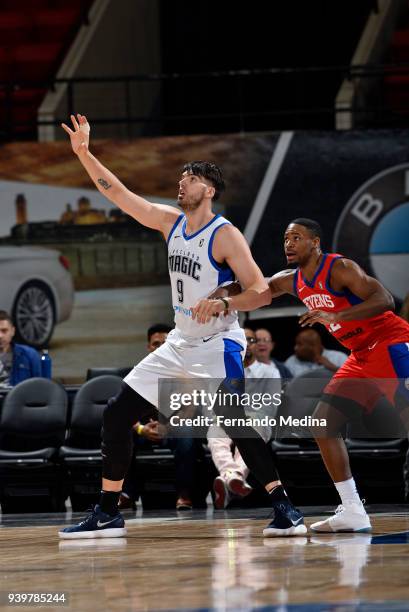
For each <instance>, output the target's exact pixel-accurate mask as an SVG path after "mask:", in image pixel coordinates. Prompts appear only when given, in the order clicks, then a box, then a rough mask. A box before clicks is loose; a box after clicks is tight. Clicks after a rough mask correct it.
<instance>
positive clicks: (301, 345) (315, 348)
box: [285, 329, 348, 376]
mask: <svg viewBox="0 0 409 612" xmlns="http://www.w3.org/2000/svg"><path fill="white" fill-rule="evenodd" d="M347 358H348V355H346V354H345V353H343V352H342V351H330V350H328V349H326V348H324V347H323V344H322V340H321V336H320V335H319V333H318V332H317V330H316V329H303V330H302V331H300V332H299V333H298V334H297V336H296V338H295V346H294V355H291V357H289V358H288V359H287V360H286V362H285V365H286V366H287V368H288V369H289V370H290V372H291V374H292V375H293V376H299V375H300V374H305V373H306V372H311V371H312V370H316V369H317V368H326V369H327V370H330V371H331V372H336V371H337V370H338V369H339V368H340V367H341V366H342V365H343V363H344V362H345V361H346V359H347Z"/></svg>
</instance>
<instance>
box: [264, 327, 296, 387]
mask: <svg viewBox="0 0 409 612" xmlns="http://www.w3.org/2000/svg"><path fill="white" fill-rule="evenodd" d="M255 333H256V342H257V344H256V353H255V355H256V359H257V361H260V362H261V363H266V364H273V365H274V366H275V367H276V368H277V369H278V371H279V372H280V376H281V378H283V379H286V378H292V377H293V375H292V374H291V372H290V370H289V369H288V368H287V367H286V366H285V365H284V363H283V362H282V361H278V359H274V358H273V357H272V356H271V354H272V352H273V351H274V348H275V342H274V340H273V337H272V335H271V333H270V332H269V331H268V329H264V327H260V328H259V329H256V332H255Z"/></svg>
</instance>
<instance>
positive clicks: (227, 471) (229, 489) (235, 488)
mask: <svg viewBox="0 0 409 612" xmlns="http://www.w3.org/2000/svg"><path fill="white" fill-rule="evenodd" d="M244 332H245V334H246V340H247V348H246V355H245V357H244V363H243V365H244V375H245V377H246V379H253V378H264V379H271V378H275V379H279V378H280V372H279V371H278V368H276V367H275V365H274V364H272V363H269V364H266V363H261V362H260V361H257V360H256V346H257V344H256V335H255V332H254V331H253V330H252V329H249V328H247V327H245V328H244ZM265 382H266V383H267V386H268V381H265ZM248 383H250V384H248ZM248 383H246V392H247V393H250V394H251V393H252V392H253V393H254V392H257V393H260V392H264V391H270V393H271V389H270V388H269V389H264V385H262V384H261V383H257V385H256V384H255V383H253V382H252V381H248ZM273 410H275V409H272V410H271V411H270V412H269V416H275V414H274V413H273ZM260 416H261V415H260ZM258 433H259V434H260V435H261V436H262V438H263V439H264V441H265V442H267V441H268V440H269V439H270V437H271V428H270V427H265V428H262V429H261V428H258ZM207 441H208V444H209V449H210V452H211V455H212V459H213V462H214V464H215V466H216V468H217V470H218V472H219V476H217V478H215V480H214V483H213V489H214V494H215V498H214V505H215V508H218V509H221V508H225V507H226V506H227V505H228V503H229V502H230V500H231V498H232V496H236V497H245V496H246V495H248V494H249V493H251V491H252V488H251V486H250V485H249V484H248V483H247V482H246V479H247V477H248V475H249V469H248V467H247V465H246V464H245V463H244V460H243V458H242V456H241V455H240V453H239V450H238V449H237V448H235V447H234V445H233V441H232V440H231V439H230V438H229V437H228V436H227V435H226V434H225V432H224V431H223V430H222V429H221V427H217V426H216V425H212V426H211V427H210V428H209V431H208V433H207Z"/></svg>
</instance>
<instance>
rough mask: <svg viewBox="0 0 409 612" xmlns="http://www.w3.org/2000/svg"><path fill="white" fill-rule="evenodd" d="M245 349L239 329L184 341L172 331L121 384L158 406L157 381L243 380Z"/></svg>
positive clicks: (244, 342)
mask: <svg viewBox="0 0 409 612" xmlns="http://www.w3.org/2000/svg"><path fill="white" fill-rule="evenodd" d="M245 347H246V338H245V334H244V331H243V330H242V329H241V328H239V327H238V328H235V329H229V330H226V331H223V332H219V333H217V334H214V335H213V336H207V337H206V336H205V337H204V338H191V337H189V338H186V337H184V336H183V335H182V334H181V332H180V331H179V330H177V329H173V330H172V331H171V332H170V333H169V335H168V337H167V340H166V342H165V344H162V346H160V347H159V348H158V349H157V350H156V351H154V352H153V353H150V354H149V355H148V356H147V357H145V359H143V360H142V361H141V362H140V363H138V365H136V366H135V367H134V369H133V370H132V371H131V372H129V374H128V375H127V376H126V378H125V379H124V381H125V382H126V383H127V384H128V385H129V386H130V387H132V389H134V390H135V391H136V392H137V393H139V394H140V395H142V397H144V398H145V399H146V400H148V402H150V403H151V404H153V405H154V406H156V407H157V406H158V380H159V379H160V378H215V379H224V378H226V377H229V378H244V370H243V358H244V354H245V350H246V348H245Z"/></svg>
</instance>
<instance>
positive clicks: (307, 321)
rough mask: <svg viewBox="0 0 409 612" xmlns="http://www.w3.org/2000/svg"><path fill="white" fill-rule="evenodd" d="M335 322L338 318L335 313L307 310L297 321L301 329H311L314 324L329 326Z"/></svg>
mask: <svg viewBox="0 0 409 612" xmlns="http://www.w3.org/2000/svg"><path fill="white" fill-rule="evenodd" d="M337 322H338V316H337V313H336V312H325V311H324V310H309V311H308V312H306V313H305V314H303V315H302V316H301V317H300V319H299V324H300V325H301V327H312V326H313V325H314V324H315V323H322V324H323V325H330V324H331V323H337Z"/></svg>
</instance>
